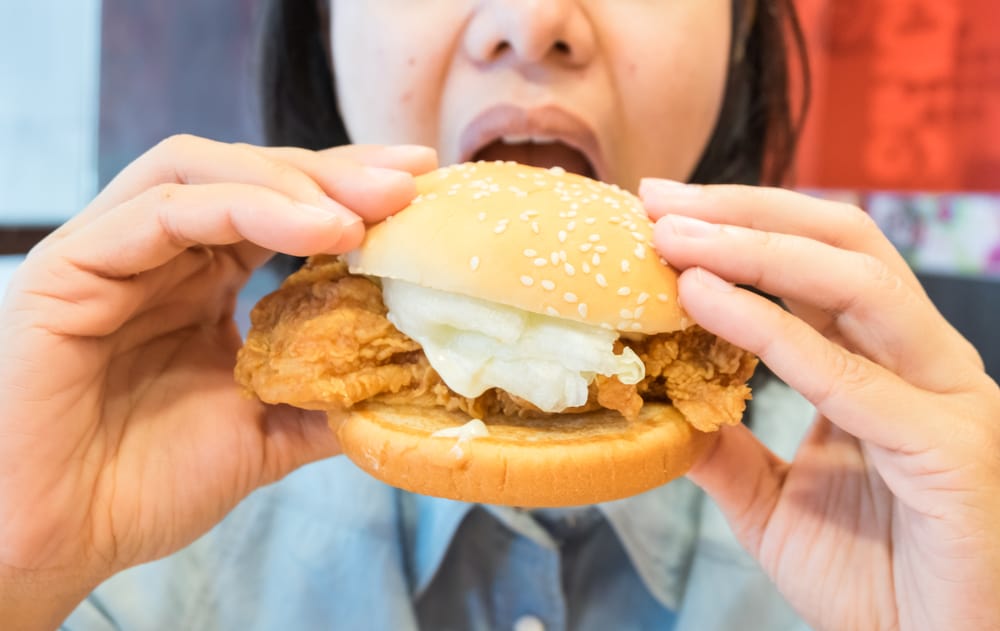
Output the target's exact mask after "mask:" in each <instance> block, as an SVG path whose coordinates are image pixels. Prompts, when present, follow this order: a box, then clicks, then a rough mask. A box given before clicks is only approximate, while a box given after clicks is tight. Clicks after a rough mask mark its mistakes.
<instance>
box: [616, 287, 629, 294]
mask: <svg viewBox="0 0 1000 631" xmlns="http://www.w3.org/2000/svg"><path fill="white" fill-rule="evenodd" d="M630 293H632V290H631V289H629V288H628V287H619V288H618V295H619V296H627V295H629V294H630Z"/></svg>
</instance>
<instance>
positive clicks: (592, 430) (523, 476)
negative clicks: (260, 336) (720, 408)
mask: <svg viewBox="0 0 1000 631" xmlns="http://www.w3.org/2000/svg"><path fill="white" fill-rule="evenodd" d="M328 417H329V420H330V426H331V428H333V429H334V430H335V431H337V434H338V436H339V439H340V444H341V446H342V448H343V451H344V453H345V454H346V455H347V456H348V457H349V458H350V459H351V460H353V461H354V463H355V464H357V465H358V466H359V467H361V468H362V469H364V470H365V471H367V472H368V473H369V474H371V475H372V476H374V477H376V478H378V479H380V480H382V481H383V482H386V483H387V484H391V485H392V486H396V487H399V488H402V489H406V490H408V491H413V492H415V493H420V494H423V495H434V496H438V497H446V498H450V499H455V500H462V501H465V502H478V503H485V504H505V505H510V506H523V507H540V506H545V507H556V506H574V505H582V504H594V503H597V502H606V501H610V500H615V499H620V498H623V497H628V496H630V495H635V494H637V493H641V492H643V491H647V490H649V489H651V488H653V487H656V486H659V485H661V484H664V483H666V482H668V481H670V480H672V479H674V478H677V477H679V476H681V475H684V473H686V472H687V470H688V469H690V468H691V466H692V465H693V464H694V462H695V461H696V460H697V459H698V457H700V456H701V454H702V453H704V452H705V450H706V449H707V448H708V446H709V445H710V444H711V443H712V441H713V440H714V438H715V433H714V432H713V433H711V434H707V433H704V432H700V431H698V430H696V429H694V428H693V427H691V425H690V424H689V423H688V422H687V421H685V420H684V417H683V416H681V414H680V412H678V411H677V410H676V409H675V408H673V407H672V406H669V405H664V404H656V403H647V404H645V405H644V406H643V408H642V412H641V413H640V415H639V418H638V419H637V420H635V421H627V420H625V419H624V418H623V417H622V416H621V414H619V413H618V412H615V411H600V412H589V413H585V414H561V415H558V416H551V417H546V418H540V419H523V418H506V417H496V418H485V419H483V420H484V421H485V423H486V427H487V428H488V430H489V435H488V436H482V437H476V438H469V439H467V440H459V439H457V438H455V437H447V438H446V437H432V436H431V434H433V433H434V432H436V431H438V430H442V429H446V428H455V427H459V426H461V425H463V424H465V423H466V422H468V420H469V418H468V416H466V415H464V414H462V413H458V412H448V411H446V410H444V409H440V408H421V407H407V406H390V405H379V404H366V405H359V406H356V407H354V408H351V409H350V410H347V411H344V412H329V413H328Z"/></svg>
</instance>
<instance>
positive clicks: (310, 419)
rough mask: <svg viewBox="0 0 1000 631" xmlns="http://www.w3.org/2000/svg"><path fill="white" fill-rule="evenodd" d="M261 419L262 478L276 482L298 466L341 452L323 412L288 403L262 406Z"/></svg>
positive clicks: (265, 480) (266, 482)
mask: <svg viewBox="0 0 1000 631" xmlns="http://www.w3.org/2000/svg"><path fill="white" fill-rule="evenodd" d="M263 419H264V420H263V421H262V423H261V427H260V429H261V434H262V436H263V438H264V479H263V480H261V484H269V483H271V482H276V481H278V480H280V479H281V478H283V477H284V476H286V475H288V474H289V473H291V472H292V471H294V470H295V469H297V468H298V467H301V466H303V465H305V464H309V463H310V462H315V461H316V460H320V459H323V458H329V457H331V456H335V455H337V454H339V453H340V443H339V441H338V440H337V435H336V434H335V433H334V432H332V431H331V430H330V428H329V427H328V426H327V422H326V414H325V413H323V412H316V411H311V410H300V409H298V408H294V407H291V406H288V405H276V406H271V405H267V406H265V412H264V415H263Z"/></svg>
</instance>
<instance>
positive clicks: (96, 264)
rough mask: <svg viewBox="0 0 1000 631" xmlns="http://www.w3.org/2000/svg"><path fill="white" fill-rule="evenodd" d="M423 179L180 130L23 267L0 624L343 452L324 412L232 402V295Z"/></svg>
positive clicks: (350, 243)
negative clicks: (285, 257) (271, 262)
mask: <svg viewBox="0 0 1000 631" xmlns="http://www.w3.org/2000/svg"><path fill="white" fill-rule="evenodd" d="M435 166H436V158H435V156H434V153H433V151H432V150H430V149H426V148H422V147H360V146H353V147H341V148H336V149H330V150H326V151H322V152H312V151H307V150H302V149H291V148H262V147H253V146H247V145H229V144H223V143H218V142H213V141H208V140H203V139H199V138H194V137H190V136H179V137H175V138H171V139H169V140H167V141H165V142H163V143H161V144H160V145H158V146H157V147H155V148H154V149H152V150H150V151H149V152H148V153H147V154H145V155H144V156H142V157H140V158H139V159H138V160H136V161H135V162H134V163H133V164H132V165H130V166H129V167H128V168H127V169H126V170H125V171H123V172H122V173H121V174H120V175H119V176H118V177H117V178H116V179H115V180H114V181H113V182H111V183H110V184H109V185H108V187H107V188H106V189H105V190H104V191H103V192H102V193H101V194H100V195H99V196H98V197H97V198H96V199H95V200H94V202H93V203H92V204H91V205H90V206H89V207H87V208H86V209H85V210H84V211H83V212H82V213H80V214H79V215H77V216H76V217H75V218H73V219H72V220H71V221H69V222H68V223H67V224H65V225H64V226H62V227H61V228H59V229H58V230H56V231H55V232H54V233H53V234H52V235H50V236H49V237H48V238H46V239H45V240H44V241H43V242H42V243H40V244H39V245H38V246H37V247H36V248H35V249H34V250H33V251H32V252H31V253H30V254H29V255H28V257H27V259H26V260H25V262H24V263H23V265H22V266H21V267H20V269H19V270H18V271H17V273H16V274H15V275H14V277H13V279H12V280H11V282H10V286H9V288H8V290H7V294H6V296H5V298H4V300H3V303H2V305H0V348H2V349H3V350H2V353H3V356H2V357H3V360H2V362H0V401H2V402H3V403H2V412H0V619H3V620H6V621H7V623H6V624H11V625H13V627H14V628H19V627H20V626H21V625H24V626H25V627H26V628H27V627H31V626H33V625H38V626H39V627H45V626H51V625H53V624H58V622H60V621H61V619H62V617H64V616H65V615H67V614H68V613H69V611H70V609H71V608H72V607H73V606H74V605H75V604H76V603H77V602H78V601H79V600H80V599H81V598H83V597H84V596H85V595H86V594H87V593H88V592H89V591H90V590H91V589H93V588H94V587H95V586H96V585H97V584H98V583H99V582H100V581H102V580H103V579H105V578H107V577H108V576H110V575H112V574H113V573H115V572H117V571H119V570H121V569H123V568H126V567H129V566H132V565H135V564H138V563H141V562H144V561H148V560H151V559H155V558H158V557H161V556H164V555H166V554H169V553H171V552H173V551H175V550H177V549H179V548H181V547H182V546H184V545H186V544H188V543H189V542H191V541H192V540H194V539H195V538H196V537H198V536H199V535H201V534H202V533H204V532H206V531H207V530H208V529H209V528H210V527H211V526H212V525H214V524H215V523H217V522H218V521H219V520H220V519H222V517H223V516H224V515H225V514H226V513H227V512H228V511H229V510H230V509H232V508H233V507H234V506H235V505H236V503H237V502H239V501H240V500H241V499H242V498H243V497H245V496H246V495H247V494H249V493H250V492H251V491H252V490H254V489H255V488H257V487H259V486H261V485H264V484H267V483H269V482H273V481H275V480H277V479H279V478H281V477H282V476H284V475H285V474H287V473H289V472H290V471H292V470H293V469H294V468H296V467H298V466H300V465H302V464H304V463H306V462H310V461H312V460H315V459H318V458H321V457H324V456H328V455H331V454H334V453H336V452H337V445H336V441H335V439H334V436H333V434H332V433H331V432H330V431H329V430H328V429H327V427H326V423H325V418H324V417H323V415H322V414H309V413H305V412H301V411H298V410H293V409H290V408H287V407H270V406H264V405H263V404H261V403H259V402H257V401H252V400H249V399H247V398H245V397H243V396H242V395H241V393H240V389H239V387H238V386H237V385H236V384H235V382H234V380H233V374H232V373H233V365H234V362H235V355H236V351H237V349H238V348H239V346H240V344H241V339H240V335H239V332H238V330H237V328H236V325H235V323H234V322H233V310H234V306H235V302H236V295H237V293H238V292H239V290H240V288H241V287H242V286H243V284H244V283H245V282H246V280H247V278H248V276H249V275H250V273H251V272H252V271H253V270H254V269H255V268H256V267H258V266H260V265H261V264H262V263H263V262H264V261H266V260H267V259H268V258H269V257H270V256H271V254H272V253H273V252H274V251H278V252H284V253H288V254H293V255H308V254H313V253H317V252H332V253H339V252H344V251H347V250H349V249H352V248H353V247H355V246H357V245H358V244H359V243H360V240H361V238H362V237H363V234H364V223H365V222H369V223H371V222H375V221H378V220H380V219H382V218H384V217H385V216H387V215H389V214H391V213H393V212H395V211H398V210H399V209H401V208H403V207H404V206H405V205H406V204H407V203H409V201H410V200H411V199H412V197H413V196H414V194H415V186H414V182H413V178H412V175H411V174H416V173H420V172H424V171H427V170H430V169H432V168H434V167H435ZM8 628H9V627H8Z"/></svg>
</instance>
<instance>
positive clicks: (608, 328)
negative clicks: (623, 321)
mask: <svg viewBox="0 0 1000 631" xmlns="http://www.w3.org/2000/svg"><path fill="white" fill-rule="evenodd" d="M601 328H602V329H604V330H606V331H614V330H615V327H614V326H613V325H612V324H611V323H610V322H601Z"/></svg>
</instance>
